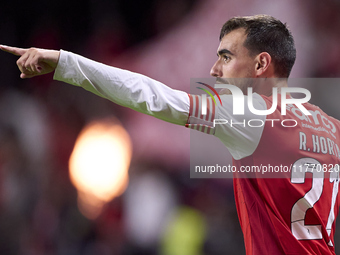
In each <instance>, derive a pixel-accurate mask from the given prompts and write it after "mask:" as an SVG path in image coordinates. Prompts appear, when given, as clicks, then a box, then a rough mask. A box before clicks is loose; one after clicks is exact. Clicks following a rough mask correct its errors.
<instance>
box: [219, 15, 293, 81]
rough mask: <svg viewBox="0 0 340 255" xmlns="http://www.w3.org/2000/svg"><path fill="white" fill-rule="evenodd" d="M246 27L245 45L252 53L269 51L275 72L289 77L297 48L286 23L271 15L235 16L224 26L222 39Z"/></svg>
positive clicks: (283, 76) (282, 76)
mask: <svg viewBox="0 0 340 255" xmlns="http://www.w3.org/2000/svg"><path fill="white" fill-rule="evenodd" d="M238 28H244V29H245V32H246V34H247V38H246V40H245V42H244V46H245V47H246V48H247V49H248V50H249V52H250V54H259V53H261V52H268V53H269V55H270V56H271V57H272V61H273V63H274V66H275V74H276V75H277V76H279V77H280V78H287V77H288V76H289V74H290V72H291V70H292V68H293V65H294V62H295V58H296V49H295V45H294V39H293V36H292V34H291V32H290V31H289V29H288V27H287V25H286V24H283V23H282V22H281V21H280V20H278V19H276V18H274V17H272V16H269V15H255V16H245V17H234V18H232V19H230V20H228V21H227V22H226V23H225V24H224V25H223V27H222V29H221V33H220V41H221V40H222V38H223V37H224V36H225V35H226V34H228V33H230V32H231V31H233V30H235V29H238Z"/></svg>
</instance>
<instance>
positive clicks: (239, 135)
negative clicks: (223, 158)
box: [215, 93, 267, 160]
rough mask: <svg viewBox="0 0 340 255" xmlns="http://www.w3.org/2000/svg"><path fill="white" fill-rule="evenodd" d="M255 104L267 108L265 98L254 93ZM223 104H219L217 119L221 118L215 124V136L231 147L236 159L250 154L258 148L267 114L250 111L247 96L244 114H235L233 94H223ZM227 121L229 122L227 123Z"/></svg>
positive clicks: (256, 106)
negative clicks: (218, 122) (256, 113)
mask: <svg viewBox="0 0 340 255" xmlns="http://www.w3.org/2000/svg"><path fill="white" fill-rule="evenodd" d="M251 96H252V97H253V106H254V108H255V109H257V110H267V105H266V102H265V101H264V99H263V98H262V97H261V96H260V95H259V94H256V93H254V94H253V95H251ZM221 100H222V104H223V106H221V105H219V106H218V107H217V111H216V119H221V120H223V121H220V123H223V124H216V125H215V126H216V127H215V136H216V137H218V138H219V139H220V140H221V141H222V142H223V143H224V145H225V146H226V147H227V148H228V149H229V151H230V154H231V155H232V156H233V158H234V159H236V160H238V159H242V158H244V157H247V156H250V155H251V154H253V153H254V151H255V150H256V148H257V146H258V144H259V142H260V139H261V136H262V132H263V129H264V126H265V121H266V117H267V116H266V115H255V114H253V113H252V112H250V110H249V108H248V104H247V96H245V100H244V101H245V102H244V103H245V105H244V115H233V110H232V109H233V98H232V96H231V95H222V96H221ZM225 122H227V123H225Z"/></svg>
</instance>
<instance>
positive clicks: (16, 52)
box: [0, 45, 27, 56]
mask: <svg viewBox="0 0 340 255" xmlns="http://www.w3.org/2000/svg"><path fill="white" fill-rule="evenodd" d="M0 49H1V50H3V51H6V52H8V53H11V54H13V55H16V56H22V55H24V54H25V52H26V51H27V49H22V48H17V47H10V46H5V45H0Z"/></svg>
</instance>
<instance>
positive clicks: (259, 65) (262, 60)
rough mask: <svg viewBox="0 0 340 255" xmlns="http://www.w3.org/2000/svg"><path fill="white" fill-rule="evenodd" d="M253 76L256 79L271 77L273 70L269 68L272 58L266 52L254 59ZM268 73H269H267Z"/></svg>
mask: <svg viewBox="0 0 340 255" xmlns="http://www.w3.org/2000/svg"><path fill="white" fill-rule="evenodd" d="M255 61H256V64H255V74H256V77H263V76H266V77H271V76H272V75H273V74H272V73H271V72H272V71H273V70H272V68H271V63H272V57H271V56H270V55H269V53H267V52H261V53H260V54H258V55H257V56H256V58H255ZM268 72H269V73H268Z"/></svg>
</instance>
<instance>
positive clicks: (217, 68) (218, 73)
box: [210, 60, 222, 77]
mask: <svg viewBox="0 0 340 255" xmlns="http://www.w3.org/2000/svg"><path fill="white" fill-rule="evenodd" d="M210 75H211V76H213V77H222V69H221V65H220V64H219V61H218V60H217V61H216V62H215V64H214V65H213V66H212V68H211V70H210Z"/></svg>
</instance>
